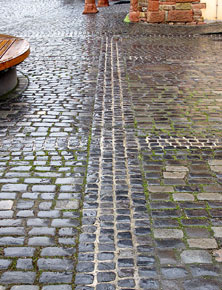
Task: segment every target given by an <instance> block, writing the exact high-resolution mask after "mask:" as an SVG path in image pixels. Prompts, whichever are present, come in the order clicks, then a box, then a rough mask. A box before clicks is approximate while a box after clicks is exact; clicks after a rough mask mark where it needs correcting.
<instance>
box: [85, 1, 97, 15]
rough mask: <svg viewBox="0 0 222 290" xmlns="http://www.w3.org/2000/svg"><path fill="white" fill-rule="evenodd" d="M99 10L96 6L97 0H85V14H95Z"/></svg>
mask: <svg viewBox="0 0 222 290" xmlns="http://www.w3.org/2000/svg"><path fill="white" fill-rule="evenodd" d="M97 12H98V10H97V8H96V3H95V0H85V7H84V11H83V14H95V13H97Z"/></svg>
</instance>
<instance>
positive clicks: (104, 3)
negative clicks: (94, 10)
mask: <svg viewBox="0 0 222 290" xmlns="http://www.w3.org/2000/svg"><path fill="white" fill-rule="evenodd" d="M97 6H98V7H107V6H109V0H99V1H98V5H97Z"/></svg>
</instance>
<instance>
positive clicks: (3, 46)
mask: <svg viewBox="0 0 222 290" xmlns="http://www.w3.org/2000/svg"><path fill="white" fill-rule="evenodd" d="M29 53H30V47H29V43H28V42H27V41H26V40H24V39H22V38H18V37H14V36H10V35H4V34H0V71H4V70H6V69H8V68H11V67H14V66H16V65H17V64H19V63H21V62H22V61H23V60H24V59H26V58H27V57H28V56H29Z"/></svg>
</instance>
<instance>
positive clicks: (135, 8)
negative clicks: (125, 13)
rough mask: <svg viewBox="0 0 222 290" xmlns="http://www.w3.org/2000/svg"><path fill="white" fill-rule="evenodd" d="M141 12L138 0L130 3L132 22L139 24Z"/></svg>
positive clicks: (132, 0)
mask: <svg viewBox="0 0 222 290" xmlns="http://www.w3.org/2000/svg"><path fill="white" fill-rule="evenodd" d="M139 17H140V12H139V10H138V0H131V1H130V13H129V19H130V21H131V22H139Z"/></svg>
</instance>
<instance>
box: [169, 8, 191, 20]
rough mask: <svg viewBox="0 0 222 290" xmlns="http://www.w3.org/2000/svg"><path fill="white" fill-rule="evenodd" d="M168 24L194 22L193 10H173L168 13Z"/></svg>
mask: <svg viewBox="0 0 222 290" xmlns="http://www.w3.org/2000/svg"><path fill="white" fill-rule="evenodd" d="M167 21H168V22H192V21H193V12H192V10H188V11H186V10H171V11H169V12H168V17H167Z"/></svg>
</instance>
